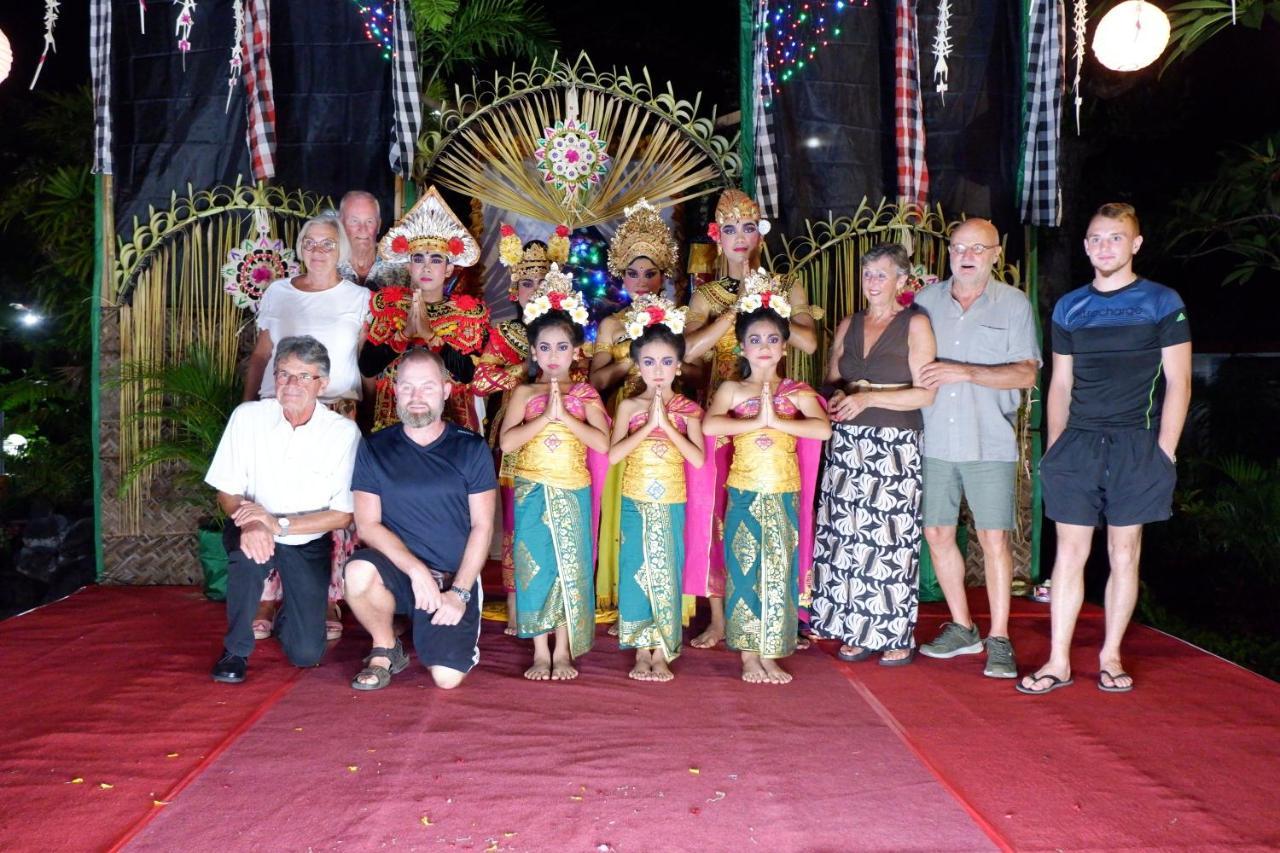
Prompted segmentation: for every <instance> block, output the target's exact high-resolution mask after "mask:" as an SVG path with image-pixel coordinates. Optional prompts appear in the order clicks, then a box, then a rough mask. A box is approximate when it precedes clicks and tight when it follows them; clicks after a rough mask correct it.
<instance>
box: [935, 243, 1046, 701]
mask: <svg viewBox="0 0 1280 853" xmlns="http://www.w3.org/2000/svg"><path fill="white" fill-rule="evenodd" d="M950 253H951V278H950V279H948V280H947V281H942V282H938V283H937V284H933V285H930V286H929V287H926V288H925V289H924V290H922V291H920V293H918V294H917V295H916V305H918V306H920V308H921V309H922V310H924V311H925V313H927V314H928V315H929V321H930V322H931V323H932V324H933V332H934V336H935V337H936V338H937V341H938V360H937V361H935V362H933V363H932V364H928V365H925V367H924V369H923V370H922V372H921V379H922V382H921V384H922V385H924V387H926V388H936V389H937V392H938V393H937V396H936V397H935V398H934V403H933V405H932V406H928V407H926V408H925V409H924V510H923V514H924V525H925V528H924V533H925V538H926V539H927V540H928V542H929V552H930V554H931V555H932V557H933V566H934V571H935V572H936V573H937V576H938V584H939V586H941V587H942V593H943V595H945V596H946V598H947V607H948V609H949V610H950V611H951V621H950V622H948V623H946V624H945V625H943V626H942V631H941V632H940V633H939V634H938V636H937V637H936V638H935V639H934V640H933V642H931V643H926V644H925V645H923V646H921V647H920V653H921V654H923V655H926V656H928V657H932V658H953V657H956V656H957V655H968V654H977V653H978V652H981V651H982V650H983V645H984V644H983V642H982V640H981V637H980V635H979V633H978V626H977V625H975V624H974V623H973V620H972V618H971V617H970V615H969V603H968V599H967V598H966V597H965V588H964V557H963V556H962V555H961V553H960V549H959V548H958V547H957V545H956V523H957V521H958V519H959V515H960V498H961V496H962V495H963V496H964V497H966V498H967V499H968V501H969V508H970V510H972V511H973V518H974V526H975V527H976V528H977V530H978V541H979V542H981V543H982V553H983V557H984V560H985V566H984V568H985V570H986V580H987V598H988V600H989V601H990V603H991V629H990V631H989V632H988V634H987V639H986V643H985V645H986V651H987V663H986V668H985V669H984V670H983V673H984V674H985V675H987V676H990V677H991V678H1014V677H1016V676H1017V674H1018V669H1017V663H1016V661H1015V660H1014V655H1013V645H1012V644H1011V643H1010V642H1009V597H1010V588H1011V586H1012V584H1013V552H1012V550H1011V549H1010V544H1009V531H1011V530H1012V529H1013V526H1014V516H1015V507H1014V484H1015V478H1016V476H1017V474H1016V469H1017V461H1018V440H1017V430H1016V424H1017V417H1018V405H1019V403H1020V402H1021V395H1020V393H1019V392H1020V391H1021V390H1022V389H1024V388H1031V387H1033V386H1034V385H1035V384H1036V372H1037V369H1038V368H1039V366H1040V346H1039V344H1038V343H1037V341H1036V326H1035V317H1034V315H1033V313H1032V309H1031V303H1030V301H1029V300H1028V299H1027V297H1026V295H1025V294H1024V293H1023V292H1022V291H1020V290H1018V289H1017V288H1015V287H1010V286H1009V285H1007V284H1001V283H1000V282H998V281H995V280H994V279H993V278H992V274H991V270H992V265H993V264H994V263H995V262H996V261H997V260H999V258H1000V234H999V232H998V231H996V228H995V226H994V225H992V224H991V223H990V222H988V221H987V220H985V219H968V220H965V221H964V222H962V223H961V224H960V225H959V226H957V227H956V229H955V230H954V231H953V232H952V233H951V245H950Z"/></svg>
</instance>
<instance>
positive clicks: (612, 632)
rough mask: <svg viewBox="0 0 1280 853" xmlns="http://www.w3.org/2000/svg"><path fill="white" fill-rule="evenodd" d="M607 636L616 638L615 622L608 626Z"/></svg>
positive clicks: (616, 624)
mask: <svg viewBox="0 0 1280 853" xmlns="http://www.w3.org/2000/svg"><path fill="white" fill-rule="evenodd" d="M609 636H610V637H616V636H618V623H617V622H614V623H613V624H612V625H610V626H609Z"/></svg>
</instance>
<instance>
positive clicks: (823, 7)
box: [765, 0, 870, 83]
mask: <svg viewBox="0 0 1280 853" xmlns="http://www.w3.org/2000/svg"><path fill="white" fill-rule="evenodd" d="M869 3H870V0H856V2H849V0H792V2H790V3H780V4H779V5H778V6H777V8H775V9H770V10H769V15H768V17H767V18H766V19H765V26H766V27H767V28H768V30H769V32H768V38H769V69H770V70H771V71H772V72H773V78H774V80H776V81H777V82H779V83H785V82H787V81H788V80H790V79H791V78H792V77H793V76H795V74H796V72H797V71H803V70H804V67H805V65H806V64H807V63H809V62H812V61H813V60H814V59H815V58H816V57H817V55H818V50H819V49H820V48H824V47H826V46H827V45H828V44H829V43H830V40H831V39H833V38H838V37H839V36H840V26H839V22H838V20H837V19H838V18H839V17H840V16H841V15H842V14H843V13H844V11H845V10H846V9H848V8H849V7H850V6H862V7H865V6H867V5H868V4H869Z"/></svg>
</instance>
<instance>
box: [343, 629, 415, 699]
mask: <svg viewBox="0 0 1280 853" xmlns="http://www.w3.org/2000/svg"><path fill="white" fill-rule="evenodd" d="M374 658H386V659H387V660H389V661H391V666H390V667H385V666H380V665H379V666H370V665H369V661H371V660H373V659H374ZM408 665H409V656H408V655H407V654H405V652H404V645H403V644H402V643H401V642H400V641H399V640H396V645H395V648H393V649H388V648H386V647H384V646H374V647H373V648H372V649H370V650H369V654H368V655H367V656H366V657H365V659H364V669H362V670H360V672H358V673H356V677H355V678H353V679H351V688H352V689H353V690H381V689H382V688H384V687H386V686H387V685H388V684H390V683H391V676H393V675H395V674H396V673H398V672H401V671H402V670H404V668H405V667H406V666H408ZM368 676H373V677H374V679H376V680H375V681H374V682H373V683H372V684H369V683H367V682H364V681H361V680H360V679H361V678H367V677H368Z"/></svg>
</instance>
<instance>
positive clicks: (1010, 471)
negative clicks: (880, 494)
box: [923, 456, 1018, 530]
mask: <svg viewBox="0 0 1280 853" xmlns="http://www.w3.org/2000/svg"><path fill="white" fill-rule="evenodd" d="M1017 468H1018V463H1016V462H944V461H943V460H941V459H932V458H930V457H928V456H926V457H925V458H924V501H923V503H924V510H923V515H924V524H925V526H926V527H955V526H956V523H957V522H958V521H959V519H960V497H961V496H962V495H963V496H964V498H965V499H966V500H967V501H968V502H969V511H970V512H972V513H973V523H974V526H975V527H977V528H978V529H979V530H1012V529H1013V526H1014V508H1013V493H1014V475H1015V473H1016V472H1017Z"/></svg>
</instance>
